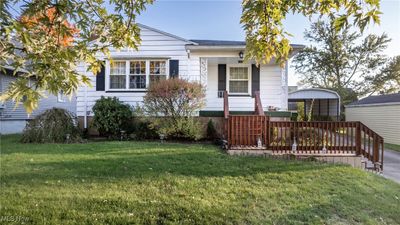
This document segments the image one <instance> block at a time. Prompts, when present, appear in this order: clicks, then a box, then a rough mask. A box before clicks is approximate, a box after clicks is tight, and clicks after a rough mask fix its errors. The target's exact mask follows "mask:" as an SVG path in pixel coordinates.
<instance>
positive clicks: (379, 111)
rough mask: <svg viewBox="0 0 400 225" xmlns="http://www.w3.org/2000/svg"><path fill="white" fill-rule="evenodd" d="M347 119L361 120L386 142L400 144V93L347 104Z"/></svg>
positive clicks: (371, 97)
mask: <svg viewBox="0 0 400 225" xmlns="http://www.w3.org/2000/svg"><path fill="white" fill-rule="evenodd" d="M346 120H347V121H361V122H362V123H364V124H365V125H367V126H368V127H369V128H371V129H373V130H374V131H376V132H377V133H378V134H380V135H381V136H382V137H383V138H384V139H385V142H387V143H391V144H398V145H400V93H397V94H389V95H379V96H369V97H367V98H363V99H361V100H359V101H356V102H353V103H351V104H349V105H347V106H346Z"/></svg>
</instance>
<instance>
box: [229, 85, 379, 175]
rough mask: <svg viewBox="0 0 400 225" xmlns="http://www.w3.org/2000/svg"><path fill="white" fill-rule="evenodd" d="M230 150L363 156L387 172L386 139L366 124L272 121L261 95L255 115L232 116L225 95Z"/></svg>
mask: <svg viewBox="0 0 400 225" xmlns="http://www.w3.org/2000/svg"><path fill="white" fill-rule="evenodd" d="M224 116H225V137H226V139H227V149H228V150H235V151H237V150H241V151H264V153H265V154H271V155H298V156H300V155H301V156H363V157H364V158H366V159H367V160H369V161H370V162H371V163H373V164H374V165H376V166H377V167H379V168H380V170H383V153H384V143H383V138H382V137H381V136H380V135H378V134H377V133H375V132H374V131H373V130H371V129H369V128H368V127H367V126H365V125H364V124H363V123H361V122H358V121H354V122H341V121H332V122H331V121H329V122H328V121H326V122H294V121H270V119H269V117H268V116H266V115H265V114H264V112H263V111H262V105H261V101H260V97H259V93H258V92H256V96H255V114H254V115H229V104H228V95H227V93H225V94H224Z"/></svg>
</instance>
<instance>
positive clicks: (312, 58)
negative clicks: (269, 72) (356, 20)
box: [293, 21, 400, 103]
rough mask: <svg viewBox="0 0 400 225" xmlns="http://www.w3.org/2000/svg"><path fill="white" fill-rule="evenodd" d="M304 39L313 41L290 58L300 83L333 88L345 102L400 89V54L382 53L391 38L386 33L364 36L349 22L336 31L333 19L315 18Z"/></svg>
mask: <svg viewBox="0 0 400 225" xmlns="http://www.w3.org/2000/svg"><path fill="white" fill-rule="evenodd" d="M305 39H307V40H309V41H310V42H311V43H313V44H312V45H311V46H308V47H306V48H305V49H303V50H302V51H300V52H299V54H297V55H296V56H295V57H294V60H293V63H294V68H295V70H296V72H297V73H299V74H300V75H301V78H302V80H301V83H302V84H303V85H306V86H311V87H320V88H328V89H332V90H335V91H337V92H338V93H339V94H340V95H341V97H342V99H343V101H344V103H349V102H351V101H353V100H355V99H354V98H357V97H362V96H365V95H371V94H374V93H392V92H397V91H400V57H399V56H397V57H394V58H389V57H387V56H385V55H384V54H383V51H384V50H385V49H386V47H387V44H388V42H389V41H390V39H389V38H388V36H387V35H386V34H382V35H375V34H370V35H367V36H365V37H363V35H362V34H361V33H359V32H357V31H354V29H353V28H352V26H351V25H349V24H348V25H346V26H345V27H344V28H343V29H342V30H340V31H338V30H336V29H335V25H334V24H333V23H332V22H322V21H318V22H315V23H313V24H312V25H311V29H310V30H307V31H306V32H305Z"/></svg>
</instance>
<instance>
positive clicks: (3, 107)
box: [0, 69, 76, 134]
mask: <svg viewBox="0 0 400 225" xmlns="http://www.w3.org/2000/svg"><path fill="white" fill-rule="evenodd" d="M15 79H16V77H15V76H14V75H13V71H12V70H11V69H6V70H5V72H3V71H0V93H1V92H2V91H5V90H6V89H7V88H8V86H9V85H10V83H11V82H13V81H14V80H15ZM32 82H34V81H33V80H32ZM54 107H56V108H63V109H66V110H68V111H70V112H71V113H73V114H75V113H76V98H75V96H74V97H72V98H71V99H69V98H68V97H67V96H64V95H62V94H59V95H58V96H55V95H51V94H48V93H45V97H43V98H41V99H40V100H39V105H38V108H37V109H36V110H34V111H33V112H32V114H30V115H28V113H26V111H25V108H24V107H23V106H22V104H21V103H20V104H19V105H15V102H14V101H11V100H8V101H5V102H3V103H2V102H0V134H13V133H21V132H22V131H23V129H24V128H25V125H26V122H27V121H28V120H30V119H32V118H35V117H36V116H37V115H39V114H41V113H42V112H44V111H45V110H47V109H51V108H54Z"/></svg>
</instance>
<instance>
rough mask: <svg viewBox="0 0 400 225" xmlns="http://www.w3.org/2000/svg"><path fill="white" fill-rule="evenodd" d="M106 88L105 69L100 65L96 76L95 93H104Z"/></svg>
mask: <svg viewBox="0 0 400 225" xmlns="http://www.w3.org/2000/svg"><path fill="white" fill-rule="evenodd" d="M105 87H106V68H105V66H104V64H102V65H101V70H100V72H99V73H97V75H96V91H104V90H105Z"/></svg>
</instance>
